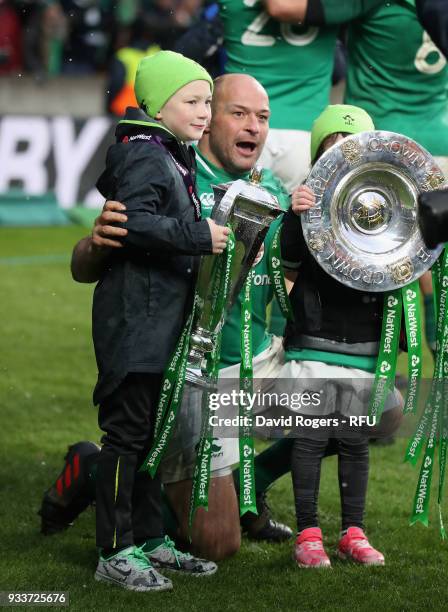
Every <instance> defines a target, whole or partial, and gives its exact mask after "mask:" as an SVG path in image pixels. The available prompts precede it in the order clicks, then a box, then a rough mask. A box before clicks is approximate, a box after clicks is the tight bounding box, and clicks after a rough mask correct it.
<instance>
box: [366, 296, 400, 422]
mask: <svg viewBox="0 0 448 612" xmlns="http://www.w3.org/2000/svg"><path fill="white" fill-rule="evenodd" d="M402 310H403V301H402V297H401V289H396V290H395V291H391V292H389V293H386V294H385V296H384V306H383V326H382V330H381V340H380V350H379V354H378V361H377V366H376V372H375V380H374V382H373V389H372V394H371V397H370V405H369V416H374V417H375V418H376V422H377V423H378V422H379V420H380V417H381V414H382V412H383V409H384V403H385V401H386V398H387V395H388V393H389V392H390V390H391V389H392V388H393V386H394V380H395V369H396V364H397V352H398V344H399V340H400V329H401V313H402Z"/></svg>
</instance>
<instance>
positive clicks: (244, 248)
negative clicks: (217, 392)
mask: <svg viewBox="0 0 448 612" xmlns="http://www.w3.org/2000/svg"><path fill="white" fill-rule="evenodd" d="M261 178H262V172H261V170H260V169H258V168H254V169H253V170H252V172H251V174H250V177H249V180H248V181H244V180H237V181H234V182H232V183H226V184H222V185H216V186H215V185H214V186H213V191H214V198H215V205H214V207H213V211H212V214H211V218H212V219H213V220H214V221H215V222H216V223H217V224H218V225H230V227H231V228H232V230H233V232H234V235H235V254H234V258H233V262H232V267H231V271H230V287H229V292H228V296H227V300H226V303H225V304H224V308H223V312H220V313H216V312H215V311H214V308H215V301H214V299H213V296H212V286H211V282H210V280H211V278H212V272H213V267H214V266H215V265H216V262H217V258H218V257H225V256H226V253H225V252H224V253H223V254H222V255H218V256H216V255H206V256H203V257H202V258H201V264H200V267H199V274H198V282H197V287H196V311H195V319H194V321H193V328H192V333H191V338H190V351H189V355H188V363H187V372H186V381H187V383H189V384H191V385H194V386H196V387H200V388H203V389H207V388H208V389H211V388H213V387H214V385H215V384H214V381H212V380H210V378H209V377H208V375H207V372H206V358H207V355H208V354H209V353H211V351H212V350H213V348H214V346H215V344H214V343H215V340H216V336H217V334H218V333H219V331H220V330H221V328H222V326H223V324H224V320H225V316H226V313H227V312H228V311H229V310H230V308H231V307H232V306H233V304H234V302H235V300H236V298H237V297H238V294H239V292H240V291H241V289H242V287H243V285H244V282H245V280H246V278H247V275H248V273H249V271H250V269H251V267H252V265H253V264H254V261H255V258H256V256H257V254H258V251H259V250H260V247H261V245H262V243H263V240H264V238H265V236H266V233H267V231H268V229H269V226H270V225H271V223H272V221H274V219H276V218H277V217H278V216H279V215H281V214H282V212H283V211H282V209H281V208H280V206H279V203H278V200H277V198H276V197H275V196H274V195H272V194H271V193H269V192H268V191H267V190H266V189H265V188H264V187H262V186H261V185H260V181H261Z"/></svg>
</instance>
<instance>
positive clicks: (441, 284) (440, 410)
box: [405, 249, 448, 538]
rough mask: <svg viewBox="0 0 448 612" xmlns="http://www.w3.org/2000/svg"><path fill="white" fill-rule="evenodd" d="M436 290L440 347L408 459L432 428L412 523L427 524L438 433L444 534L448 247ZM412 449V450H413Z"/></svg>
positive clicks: (436, 270)
mask: <svg viewBox="0 0 448 612" xmlns="http://www.w3.org/2000/svg"><path fill="white" fill-rule="evenodd" d="M433 282H434V293H435V295H436V296H437V301H438V308H437V348H436V359H435V364H434V374H433V379H432V385H431V390H430V393H429V397H428V400H427V403H426V405H425V408H424V411H423V414H422V417H421V418H420V421H419V423H418V426H417V430H416V432H415V434H414V436H413V438H412V440H411V442H410V445H409V446H408V449H407V452H406V456H405V461H409V462H411V463H412V464H414V465H415V463H416V461H417V459H418V456H419V455H420V452H421V449H422V447H423V441H424V438H425V437H426V435H427V433H428V431H429V437H428V442H427V444H426V448H425V454H424V457H423V461H422V466H421V469H420V474H419V478H418V482H417V490H416V493H415V497H414V503H413V509H412V514H411V519H410V524H411V525H413V524H414V523H417V522H420V523H422V524H423V525H425V526H428V513H429V500H430V492H431V490H430V485H431V480H432V473H433V467H434V452H435V447H436V444H437V434H439V437H440V440H439V487H438V500H437V501H438V509H439V526H440V533H441V536H442V538H445V537H446V533H445V528H444V525H443V517H442V500H443V489H444V482H445V474H446V460H447V446H448V405H447V399H448V393H447V382H448V380H447V377H448V350H447V346H448V307H447V298H448V295H447V292H448V249H445V251H444V253H443V256H441V258H440V259H439V261H438V262H437V264H436V265H435V266H434V269H433ZM410 451H412V454H411V452H410Z"/></svg>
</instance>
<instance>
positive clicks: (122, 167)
mask: <svg viewBox="0 0 448 612" xmlns="http://www.w3.org/2000/svg"><path fill="white" fill-rule="evenodd" d="M136 122H137V123H136ZM116 136H117V141H118V142H117V144H115V145H112V146H111V147H110V149H109V151H108V153H107V160H106V170H105V172H104V173H103V174H102V175H101V177H100V179H99V180H98V183H97V187H98V189H99V191H100V192H101V193H102V195H103V196H104V197H105V198H108V199H114V200H118V201H120V202H123V203H124V204H125V205H126V215H127V217H128V221H127V222H126V223H124V224H123V227H125V228H126V229H127V230H128V235H127V236H126V237H125V238H123V239H122V242H123V245H124V247H123V248H122V249H115V250H114V251H113V253H112V256H111V259H110V263H109V265H108V267H107V269H106V270H105V272H104V274H103V276H102V277H101V279H100V280H99V282H98V284H97V286H96V288H95V293H94V297H93V342H94V346H95V354H96V359H97V364H98V383H97V386H96V388H95V391H94V403H95V404H98V403H99V402H101V401H102V400H103V399H104V398H105V397H106V396H107V395H109V394H110V393H111V392H112V391H113V390H114V389H115V388H116V386H117V385H118V384H119V383H120V381H121V380H122V379H123V378H124V377H125V376H126V374H127V373H128V372H153V373H160V372H162V371H163V370H164V368H165V366H166V364H167V361H168V359H169V356H170V354H171V352H172V351H173V349H174V347H175V345H176V341H177V339H178V337H179V335H180V333H181V331H182V328H183V325H184V323H185V320H186V317H187V316H188V313H189V312H190V310H191V305H192V297H193V292H194V284H195V279H196V271H197V266H198V263H199V257H197V256H198V255H201V254H207V253H211V251H212V243H211V235H210V230H209V227H208V224H207V222H206V221H205V220H204V221H199V222H197V221H195V216H194V208H193V205H192V203H191V200H190V197H189V195H188V192H187V187H186V186H185V184H184V181H183V179H182V176H181V174H180V172H179V170H178V169H177V167H176V165H175V163H174V161H173V159H172V157H171V155H172V156H173V157H174V158H175V159H176V160H177V161H178V162H180V164H182V166H183V167H184V168H186V169H187V170H188V171H189V172H190V174H193V175H194V156H193V155H192V154H191V153H190V150H189V149H187V147H185V145H183V144H181V143H180V142H179V141H178V140H177V139H176V138H175V137H174V136H173V135H172V134H170V132H168V131H167V130H165V129H164V128H162V127H161V126H158V125H157V123H155V122H153V121H152V120H151V119H150V118H149V117H148V116H147V115H145V114H144V113H143V111H140V110H137V109H128V112H127V114H126V116H125V118H124V120H123V121H121V122H120V123H119V124H118V127H117V130H116ZM156 138H158V139H159V144H157V142H156Z"/></svg>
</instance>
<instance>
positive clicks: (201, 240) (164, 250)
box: [93, 51, 229, 591]
mask: <svg viewBox="0 0 448 612" xmlns="http://www.w3.org/2000/svg"><path fill="white" fill-rule="evenodd" d="M212 89H213V83H212V80H211V78H210V76H209V75H208V73H207V72H206V71H205V70H204V69H203V68H202V67H201V66H200V65H199V64H197V63H196V62H193V61H192V60H189V59H187V58H185V57H183V56H182V55H180V54H177V53H172V52H169V51H161V52H159V53H157V54H155V55H152V56H150V57H146V58H144V59H143V60H142V61H141V62H140V64H139V67H138V70H137V75H136V81H135V94H136V99H137V101H138V103H139V105H140V107H141V109H143V110H135V109H128V113H127V115H126V116H125V118H124V120H123V121H121V122H120V123H119V124H118V127H117V130H116V136H117V141H118V142H117V144H115V145H113V146H112V147H111V148H110V149H109V151H108V155H107V161H106V170H105V172H104V173H103V174H102V176H101V177H100V179H99V181H98V189H99V190H100V192H101V193H102V194H103V195H104V196H105V197H106V198H114V199H118V200H121V201H122V202H124V203H125V204H126V207H127V217H128V220H127V222H126V223H125V224H124V227H126V229H127V235H126V236H125V237H123V239H122V241H123V246H124V248H123V249H117V251H116V252H115V253H114V255H113V257H112V258H111V259H110V261H109V265H108V266H107V268H106V270H105V272H104V273H103V275H102V276H101V278H100V280H99V282H98V284H97V286H96V288H95V293H94V298H93V341H94V346H95V354H96V359H97V364H98V370H99V375H98V383H97V385H96V388H95V391H94V403H95V404H99V416H98V422H99V426H100V428H101V429H102V430H103V431H104V432H105V435H104V436H103V447H102V450H101V454H100V459H99V463H98V477H97V498H96V500H97V501H96V503H97V509H96V525H97V527H96V534H97V545H98V546H99V547H100V549H101V553H100V560H99V563H98V567H97V570H96V573H95V578H96V579H97V580H103V581H109V582H114V583H116V584H119V585H120V586H122V587H124V588H127V589H131V590H139V591H154V590H167V589H171V588H172V584H171V581H169V580H168V579H167V578H165V577H164V576H162V575H161V574H159V573H158V572H157V571H155V570H154V568H153V567H152V565H151V563H154V564H156V566H157V567H165V568H167V569H184V568H183V567H181V566H182V565H188V566H189V567H191V563H193V564H194V565H195V570H193V571H194V572H195V573H202V574H210V573H213V572H214V571H216V565H215V564H213V563H209V562H206V561H202V560H196V559H194V558H191V557H190V556H188V559H187V558H186V556H185V555H181V553H178V552H177V551H176V550H175V549H174V545H173V544H172V543H171V542H168V541H167V540H164V538H163V527H162V516H161V499H160V496H161V491H160V481H159V479H158V478H155V479H151V478H150V476H149V474H147V473H146V472H144V473H139V472H137V470H138V469H139V467H140V465H141V463H142V461H143V460H144V458H145V456H146V455H147V453H148V451H149V449H150V446H151V443H152V437H153V426H154V417H155V410H156V407H157V403H158V397H159V392H160V385H161V382H162V378H163V371H164V368H165V366H166V364H167V362H168V359H169V357H170V354H171V353H172V351H173V349H174V347H175V345H176V341H177V339H178V337H179V335H180V333H181V331H182V328H183V326H184V325H185V322H186V318H187V315H188V313H189V311H190V310H191V306H192V298H193V290H194V280H195V273H196V268H197V263H198V258H197V257H195V256H197V255H201V254H207V253H211V252H214V253H220V252H222V251H223V249H224V248H225V246H226V241H227V236H228V233H229V230H227V229H226V228H223V227H219V226H217V225H216V224H214V223H213V222H210V221H208V220H201V219H200V206H199V204H198V199H197V196H196V193H195V186H194V175H195V169H194V161H193V160H194V157H193V155H192V154H190V150H189V149H188V148H187V146H186V145H185V144H184V143H185V142H187V141H193V140H197V139H199V138H200V137H201V136H202V133H203V131H204V129H205V128H206V126H207V124H208V123H209V121H210V116H211V114H210V102H211V94H212ZM192 559H193V561H192ZM187 571H192V570H191V569H190V570H187Z"/></svg>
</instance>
